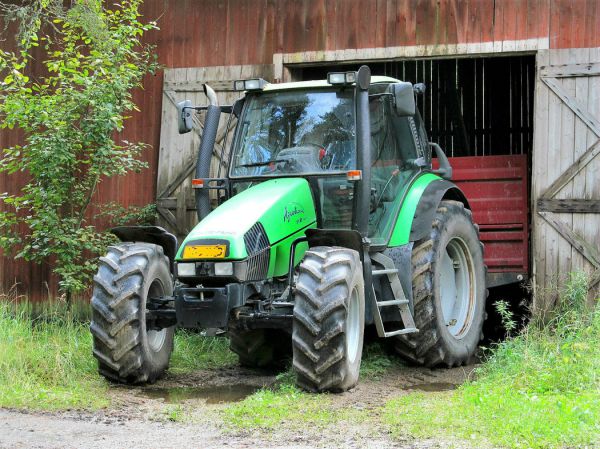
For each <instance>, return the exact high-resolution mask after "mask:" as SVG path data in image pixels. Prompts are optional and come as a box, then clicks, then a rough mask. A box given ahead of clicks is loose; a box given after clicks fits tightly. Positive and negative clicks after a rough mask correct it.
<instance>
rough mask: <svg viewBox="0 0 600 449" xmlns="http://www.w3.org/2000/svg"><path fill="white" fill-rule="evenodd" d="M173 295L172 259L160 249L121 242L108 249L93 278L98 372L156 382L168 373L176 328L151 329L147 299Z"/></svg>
mask: <svg viewBox="0 0 600 449" xmlns="http://www.w3.org/2000/svg"><path fill="white" fill-rule="evenodd" d="M172 294H173V279H172V277H171V272H170V270H169V259H168V258H167V257H166V256H165V255H164V252H163V249H162V247H160V246H157V245H153V244H150V243H121V244H119V245H115V246H110V247H109V248H108V253H107V254H106V256H105V257H101V258H100V263H99V268H98V274H97V275H96V276H94V291H93V296H92V322H91V324H90V330H91V332H92V335H93V337H94V341H93V352H94V356H95V357H96V359H98V370H99V372H100V374H102V375H103V376H104V377H106V378H107V379H109V380H112V381H115V382H122V383H143V382H150V383H152V382H154V381H155V380H156V379H157V378H159V377H160V376H161V375H162V374H163V373H164V372H165V370H166V369H167V367H168V365H169V359H170V357H171V352H172V350H173V327H170V328H167V329H161V330H149V329H147V328H146V300H147V298H148V297H161V296H171V295H172Z"/></svg>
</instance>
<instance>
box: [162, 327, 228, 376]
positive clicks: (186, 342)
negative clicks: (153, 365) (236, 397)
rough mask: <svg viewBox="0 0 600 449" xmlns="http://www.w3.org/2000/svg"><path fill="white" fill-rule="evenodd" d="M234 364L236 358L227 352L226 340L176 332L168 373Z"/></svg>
mask: <svg viewBox="0 0 600 449" xmlns="http://www.w3.org/2000/svg"><path fill="white" fill-rule="evenodd" d="M236 363H237V357H236V355H235V354H234V353H233V352H231V351H230V350H229V340H228V339H227V338H222V337H203V336H201V335H200V334H197V333H193V332H187V331H185V330H178V331H177V332H176V334H175V349H174V351H173V356H172V357H171V364H170V368H169V372H170V373H173V374H182V373H189V372H192V371H197V370H201V369H213V368H221V367H224V366H230V365H234V364H236Z"/></svg>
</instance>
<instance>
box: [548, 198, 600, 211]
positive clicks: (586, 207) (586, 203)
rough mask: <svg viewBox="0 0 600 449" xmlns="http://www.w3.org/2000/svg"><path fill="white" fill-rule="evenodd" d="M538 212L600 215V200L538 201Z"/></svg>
mask: <svg viewBox="0 0 600 449" xmlns="http://www.w3.org/2000/svg"><path fill="white" fill-rule="evenodd" d="M537 206H538V210H539V211H542V212H555V213H572V214H600V199H598V200H584V199H544V198H541V199H539V200H538V201H537Z"/></svg>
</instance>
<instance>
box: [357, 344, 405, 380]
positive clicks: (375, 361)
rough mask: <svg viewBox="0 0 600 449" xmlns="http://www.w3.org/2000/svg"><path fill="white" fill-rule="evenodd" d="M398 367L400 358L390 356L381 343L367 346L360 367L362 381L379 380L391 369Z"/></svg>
mask: <svg viewBox="0 0 600 449" xmlns="http://www.w3.org/2000/svg"><path fill="white" fill-rule="evenodd" d="M398 365H400V360H399V358H398V357H393V356H390V354H389V353H388V352H386V351H385V349H384V348H383V346H382V345H381V344H380V343H379V342H375V343H371V344H369V345H365V346H364V348H363V355H362V363H361V365H360V378H361V381H364V380H368V379H371V380H373V379H374V380H378V379H379V378H381V376H383V375H384V374H385V373H387V372H388V371H389V370H390V369H392V368H393V367H395V366H398Z"/></svg>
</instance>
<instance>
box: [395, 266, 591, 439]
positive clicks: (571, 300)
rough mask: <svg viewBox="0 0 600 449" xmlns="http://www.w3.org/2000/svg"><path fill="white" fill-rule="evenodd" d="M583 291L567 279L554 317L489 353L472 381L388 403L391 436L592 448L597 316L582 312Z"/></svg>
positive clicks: (578, 279)
mask: <svg viewBox="0 0 600 449" xmlns="http://www.w3.org/2000/svg"><path fill="white" fill-rule="evenodd" d="M586 291H587V284H586V281H585V278H584V277H582V275H573V276H572V278H571V280H570V281H569V282H568V283H567V285H566V286H565V288H564V291H563V294H562V302H561V304H562V305H561V306H560V307H559V308H558V309H557V311H556V313H555V317H554V319H553V320H552V321H551V322H549V323H545V324H544V325H542V324H540V323H532V324H531V325H530V326H529V327H528V328H527V329H526V330H525V331H523V332H521V333H520V334H518V335H516V336H515V337H514V338H511V339H509V340H507V341H505V342H503V343H500V344H499V345H497V346H496V347H494V348H492V349H491V350H489V351H488V356H487V360H486V362H485V363H484V364H483V365H482V367H481V368H480V369H478V371H477V373H476V380H475V381H473V382H470V383H467V384H465V385H463V386H462V387H461V388H459V389H458V390H457V391H454V392H446V393H440V394H435V395H431V394H428V395H425V394H422V393H415V394H411V395H407V396H404V397H400V398H397V399H394V400H392V401H390V402H388V403H387V404H386V406H385V411H384V420H385V421H386V423H387V424H388V425H389V427H390V429H391V431H392V433H393V434H394V435H396V436H400V435H412V436H417V437H434V436H439V435H453V436H456V437H459V438H466V439H475V440H476V441H479V442H480V443H482V444H483V443H485V442H487V443H489V444H492V445H495V446H501V447H509V448H563V447H598V445H599V444H600V424H599V423H600V311H599V310H598V308H596V309H594V310H590V309H587V308H586V307H585V298H586ZM432 416H435V419H432Z"/></svg>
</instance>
